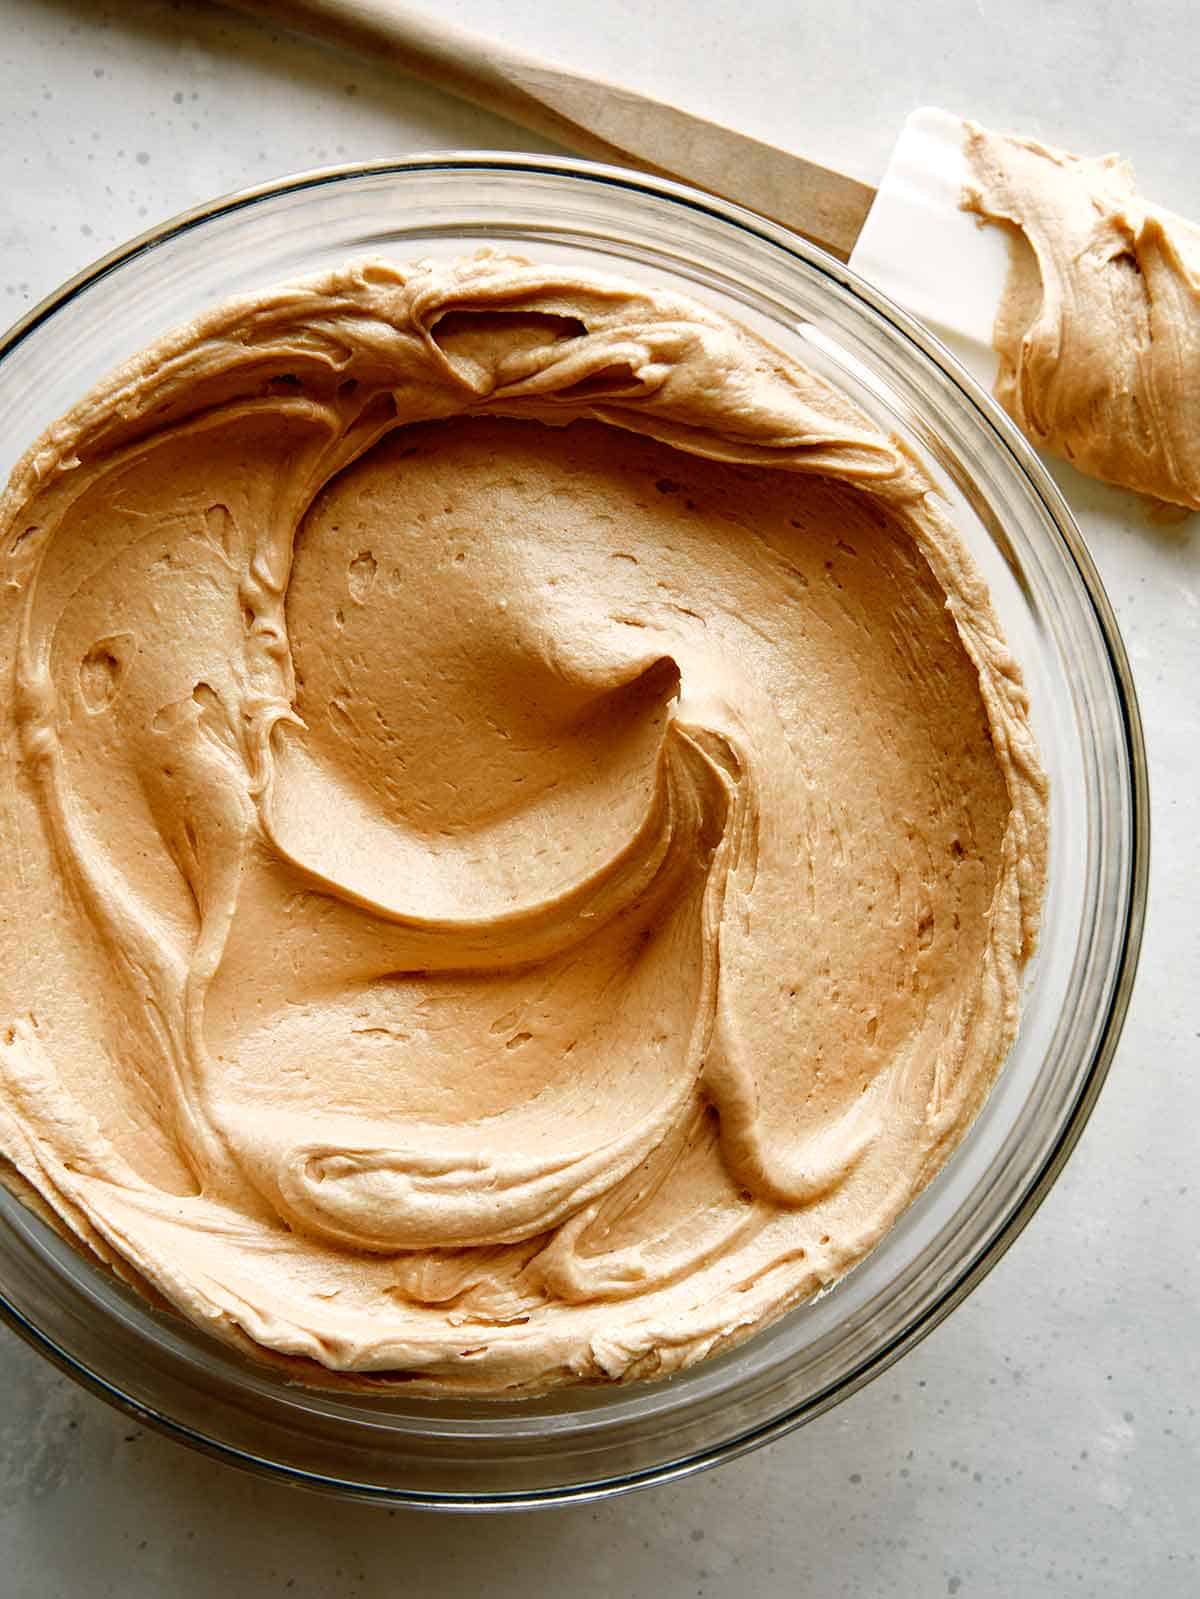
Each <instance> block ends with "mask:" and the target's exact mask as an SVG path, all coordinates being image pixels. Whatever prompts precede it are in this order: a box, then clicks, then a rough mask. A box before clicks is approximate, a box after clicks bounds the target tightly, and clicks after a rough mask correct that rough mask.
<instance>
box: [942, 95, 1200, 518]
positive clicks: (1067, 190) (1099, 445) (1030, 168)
mask: <svg viewBox="0 0 1200 1599" xmlns="http://www.w3.org/2000/svg"><path fill="white" fill-rule="evenodd" d="M966 154H967V160H968V165H969V167H970V170H971V173H972V183H971V185H970V186H969V187H968V188H967V190H966V191H965V192H964V195H963V206H964V208H965V209H966V210H968V211H973V212H975V213H976V214H977V215H978V216H979V217H980V218H982V219H983V220H984V221H986V222H992V223H997V224H999V225H1001V226H1003V227H1004V228H1006V229H1007V231H1008V233H1009V237H1010V241H1011V251H1012V256H1011V264H1010V267H1009V275H1008V282H1007V284H1006V286H1005V292H1004V298H1003V300H1002V302H1001V305H1000V308H999V311H998V313H997V317H996V325H995V329H994V334H993V338H994V343H995V347H996V351H997V353H998V354H999V357H1000V371H999V374H998V376H997V379H996V388H995V392H996V398H997V399H998V400H999V401H1000V403H1001V404H1002V405H1003V406H1004V408H1005V410H1006V411H1007V412H1008V413H1009V415H1010V416H1011V417H1012V418H1013V420H1014V421H1015V422H1016V423H1017V425H1018V426H1019V427H1020V428H1021V429H1022V431H1023V432H1024V433H1025V434H1027V435H1028V437H1029V438H1030V439H1031V440H1032V441H1033V443H1034V444H1036V445H1038V446H1039V447H1041V448H1043V449H1046V450H1049V451H1051V452H1052V453H1053V454H1055V455H1059V456H1062V457H1063V458H1064V459H1065V460H1068V461H1071V462H1072V463H1073V464H1074V465H1075V466H1077V467H1078V468H1079V470H1080V471H1081V472H1086V473H1088V474H1089V475H1091V476H1092V477H1098V478H1102V479H1104V480H1105V481H1106V482H1109V483H1116V484H1120V485H1121V486H1123V487H1125V488H1131V489H1136V490H1137V491H1138V492H1139V493H1142V494H1147V495H1150V496H1152V497H1153V498H1155V499H1159V500H1167V501H1170V502H1172V503H1173V504H1177V505H1185V506H1191V507H1193V508H1195V509H1200V228H1196V227H1195V226H1194V225H1193V224H1191V223H1189V222H1185V221H1184V220H1183V218H1182V217H1177V216H1173V215H1172V214H1171V213H1170V212H1168V211H1164V210H1163V209H1162V208H1161V207H1159V206H1155V205H1152V204H1150V203H1149V202H1148V201H1146V200H1144V199H1143V198H1142V197H1141V196H1140V195H1139V194H1138V193H1137V188H1136V184H1135V180H1134V174H1133V168H1132V167H1131V166H1130V165H1129V164H1128V162H1126V161H1122V160H1121V159H1120V158H1119V157H1118V156H1115V155H1108V156H1103V157H1100V158H1095V159H1089V158H1085V157H1082V156H1075V155H1069V154H1067V152H1066V151H1063V150H1054V149H1051V148H1049V147H1048V146H1046V145H1043V144H1038V143H1037V142H1036V141H1035V140H1033V139H1017V138H1011V137H1008V136H1006V135H1003V134H997V133H989V132H988V131H987V130H986V129H984V128H981V127H978V126H977V125H975V124H968V131H967V135H966Z"/></svg>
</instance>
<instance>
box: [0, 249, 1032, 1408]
mask: <svg viewBox="0 0 1200 1599" xmlns="http://www.w3.org/2000/svg"><path fill="white" fill-rule="evenodd" d="M0 540H2V544H0V547H2V548H3V549H4V550H5V551H6V559H7V564H8V568H9V582H8V585H7V590H6V596H5V621H4V638H5V641H6V646H5V647H6V650H7V652H8V658H9V661H10V666H9V673H10V676H9V682H10V684H11V690H10V692H9V694H8V695H7V696H6V703H5V704H4V706H3V716H4V720H5V722H6V724H7V726H6V745H5V748H6V752H7V753H6V759H7V760H8V762H9V768H10V772H12V773H13V774H14V775H15V776H16V779H17V781H16V783H15V784H12V785H6V787H9V788H11V793H10V794H8V795H6V798H5V802H4V803H5V808H6V814H5V817H4V825H3V830H2V834H0V845H2V848H3V856H2V859H3V864H4V866H5V868H6V870H5V881H6V883H7V884H8V885H9V888H8V890H7V892H8V895H9V904H8V915H7V916H6V918H5V935H4V936H5V943H4V961H3V971H4V979H3V983H4V987H3V995H4V1003H5V1005H6V1007H7V1009H8V1016H9V1018H10V1019H9V1021H8V1024H7V1028H6V1030H5V1032H4V1035H3V1041H2V1042H0V1155H2V1156H3V1157H4V1158H5V1159H6V1160H7V1163H8V1170H9V1177H10V1180H11V1181H12V1182H13V1183H14V1184H16V1185H17V1186H18V1187H20V1189H21V1190H22V1191H23V1192H24V1193H26V1194H27V1195H28V1196H30V1197H31V1198H33V1199H34V1200H35V1201H36V1202H37V1203H39V1204H40V1205H41V1206H42V1207H43V1208H45V1209H47V1210H48V1212H49V1213H50V1214H52V1215H53V1217H54V1218H55V1219H56V1221H57V1223H58V1225H59V1226H60V1227H61V1228H63V1229H64V1230H65V1231H66V1232H68V1233H69V1234H70V1235H71V1236H73V1237H75V1238H76V1239H77V1240H78V1241H79V1242H80V1243H81V1244H82V1245H83V1246H85V1247H87V1248H89V1249H91V1250H93V1251H94V1252H95V1253H97V1254H98V1255H99V1256H100V1257H101V1258H103V1259H104V1260H106V1261H108V1262H109V1263H110V1264H112V1265H113V1266H114V1267H115V1269H117V1270H118V1271H119V1272H121V1273H122V1274H123V1275H125V1276H126V1277H128V1278H129V1279H130V1280H132V1281H134V1282H136V1283H137V1284H138V1285H139V1286H141V1287H142V1288H143V1289H144V1290H145V1291H146V1292H147V1293H149V1294H151V1295H152V1296H154V1297H156V1298H158V1299H160V1300H163V1301H166V1302H167V1303H169V1304H171V1305H173V1306H174V1307H176V1308H177V1309H178V1310H180V1311H181V1312H183V1313H184V1314H185V1315H187V1316H189V1317H191V1318H192V1319H194V1320H195V1321H197V1322H198V1323H200V1324H201V1325H203V1326H205V1327H207V1328H208V1329H210V1330H211V1331H212V1332H214V1333H216V1334H217V1335H218V1336H222V1337H224V1338H226V1339H229V1340H232V1341H234V1342H236V1343H239V1344H241V1345H242V1346H243V1347H248V1348H251V1349H253V1350H254V1351H255V1352H257V1353H259V1354H260V1355H262V1356H263V1357H264V1358H269V1359H275V1360H280V1361H284V1362H290V1363H291V1364H292V1365H293V1367H294V1369H295V1370H296V1371H297V1372H299V1373H300V1374H302V1375H307V1376H309V1377H310V1378H318V1377H319V1378H320V1380H325V1381H334V1380H338V1379H340V1380H345V1381H368V1380H371V1379H373V1378H380V1379H383V1380H387V1379H391V1380H395V1378H396V1377H397V1376H398V1375H403V1377H404V1378H405V1379H406V1380H408V1381H411V1382H415V1383H417V1384H418V1385H424V1386H427V1387H428V1388H430V1389H431V1390H448V1391H454V1390H458V1391H466V1390H469V1391H474V1392H479V1393H485V1394H487V1393H505V1392H520V1391H525V1390H537V1389H541V1388H546V1387H549V1386H551V1385H553V1384H556V1383H561V1382H567V1381H579V1380H597V1379H603V1378H624V1377H631V1376H642V1375H653V1374H657V1373H661V1372H668V1371H671V1370H674V1369H677V1368H679V1367H680V1366H683V1365H686V1364H689V1363H690V1362H692V1361H694V1360H696V1359H698V1358H700V1357H701V1356H703V1355H705V1354H706V1353H708V1352H709V1351H711V1350H712V1349H715V1348H718V1347H721V1346H723V1345H724V1344H726V1343H728V1342H730V1341H731V1340H734V1339H737V1338H739V1337H741V1336H743V1335H744V1334H745V1333H746V1332H747V1331H749V1330H750V1329H752V1328H753V1327H755V1326H757V1325H759V1324H761V1323H762V1322H764V1321H765V1320H767V1319H769V1318H771V1317H773V1316H775V1315H777V1314H779V1313H780V1312H781V1311H782V1310H783V1309H785V1308H787V1307H788V1306H789V1305H792V1304H794V1303H796V1302H797V1301H798V1300H800V1299H802V1298H804V1297H806V1296H808V1295H811V1294H812V1293H813V1292H815V1291H816V1290H817V1289H818V1288H820V1287H821V1286H822V1285H825V1284H827V1283H829V1282H832V1281H833V1280H835V1279H836V1278H837V1277H838V1276H840V1275H841V1274H842V1273H844V1272H845V1271H846V1270H847V1269H848V1268H849V1267H850V1266H852V1265H853V1264H854V1263H855V1262H857V1261H858V1260H859V1259H861V1258H862V1256H863V1255H864V1254H865V1253H866V1252H867V1251H868V1250H869V1249H870V1248H871V1247H872V1246H873V1245H874V1244H875V1242H876V1241H877V1240H878V1239H879V1238H880V1237H881V1236H882V1234H883V1233H884V1232H885V1231H886V1229H887V1228H888V1227H889V1226H890V1225H891V1223H892V1222H893V1221H894V1219H895V1218H896V1216H897V1215H898V1214H899V1213H900V1211H901V1210H902V1209H903V1208H904V1207H905V1206H906V1205H907V1204H908V1203H909V1201H910V1200H911V1199H912V1197H913V1196H914V1195H915V1194H916V1193H917V1192H918V1191H919V1190H920V1188H921V1187H922V1186H923V1185H924V1183H925V1182H926V1181H928V1179H929V1178H930V1176H931V1175H932V1174H933V1173H934V1172H935V1171H936V1170H937V1169H938V1167H939V1166H940V1165H941V1163H942V1162H943V1161H944V1159H945V1158H946V1156H947V1154H948V1153H949V1152H950V1150H951V1149H952V1148H953V1147H954V1145H955V1144H956V1143H957V1142H958V1140H959V1139H960V1138H961V1136H962V1134H963V1132H964V1130H965V1128H966V1127H967V1126H968V1125H969V1123H970V1121H971V1119H972V1117H973V1115H974V1113H975V1112H976V1110H977V1109H978V1107H979V1105H980V1103H981V1101H982V1098H983V1096H984V1095H985V1094H986V1092H987V1089H988V1087H989V1085H990V1083H991V1081H992V1079H993V1077H994V1075H995V1073H996V1071H997V1070H998V1068H999V1066H1000V1063H1001V1062H1002V1060H1003V1057H1004V1055H1005V1052H1006V1050H1007V1048H1008V1046H1009V1044H1010V1042H1011V1039H1012V1037H1013V1033H1014V1030H1015V1027H1016V1019H1017V1002H1018V991H1019V979H1020V972H1021V968H1022V965H1023V963H1024V962H1025V960H1026V959H1027V957H1028V955H1029V953H1030V951H1031V949H1032V946H1033V942H1034V939H1035V936H1036V927H1037V917H1038V906H1039V901H1040V894H1041V886H1042V878H1043V872H1044V852H1045V782H1044V778H1043V776H1042V773H1041V769H1040V766H1039V764H1038V759H1037V754H1036V750H1035V748H1034V746H1033V742H1032V738H1031V735H1030V731H1029V727H1028V723H1027V719H1026V698H1025V693H1024V690H1023V687H1022V684H1021V678H1020V673H1019V671H1018V668H1017V667H1016V665H1015V663H1014V662H1013V660H1012V658H1011V656H1010V654H1009V652H1008V650H1007V649H1006V647H1005V645H1004V642H1003V640H1002V638H1001V636H1000V633H999V629H998V627H997V624H996V620H995V617H994V615H993V613H992V611H991V608H990V604H989V600H988V596H987V592H986V589H985V587H984V585H983V583H982V582H981V580H980V578H979V576H978V574H977V573H976V572H975V570H974V567H973V565H972V563H971V560H970V557H969V556H968V554H967V552H966V550H965V548H964V547H963V545H962V544H961V542H960V540H959V539H958V537H957V535H956V534H955V532H954V530H953V528H952V527H951V525H950V524H949V522H948V520H947V518H946V517H945V515H944V513H943V512H942V510H941V509H940V508H939V506H938V503H937V501H936V498H935V497H934V496H933V494H932V492H931V488H930V485H929V483H928V482H927V480H926V479H925V478H924V476H923V475H922V473H921V471H920V470H919V468H918V466H917V465H916V464H915V463H914V462H913V461H912V460H911V459H910V458H909V457H908V456H907V455H906V454H905V453H903V452H902V451H901V450H900V449H899V448H898V447H897V446H896V445H895V444H894V443H892V442H891V441H889V440H888V439H887V438H885V437H884V436H882V435H881V434H880V433H878V432H877V431H876V430H875V429H874V428H873V427H872V426H871V424H870V423H869V422H868V421H867V419H866V418H864V417H863V416H862V415H860V414H859V413H858V412H857V411H856V410H854V409H853V408H852V407H851V406H850V405H849V404H848V403H847V402H846V401H845V399H844V398H842V397H841V396H840V395H838V394H837V393H836V392H835V391H834V390H832V389H831V388H830V387H829V386H828V385H827V384H825V383H824V382H823V381H822V380H820V379H818V378H817V377H816V376H814V375H813V374H811V373H809V372H807V371H805V370H803V369H801V368H799V367H796V366H794V365H792V364H790V363H789V362H787V361H785V360H784V359H783V358H782V357H781V356H779V355H778V353H777V352H775V351H773V350H770V349H769V348H768V347H766V346H765V345H762V344H760V343H759V342H758V341H757V340H756V339H755V338H753V337H752V336H751V335H750V334H748V333H747V332H745V331H744V330H742V329H739V328H737V327H734V326H733V325H731V324H730V323H728V322H727V321H725V320H724V319H723V318H721V317H720V316H718V315H717V314H715V313H714V312H712V311H709V310H707V309H704V308H703V307H701V306H699V305H697V304H694V303H692V302H690V301H687V300H683V299H680V298H677V297H675V296H672V295H669V294H667V293H665V292H661V291H659V290H654V291H650V290H648V289H645V288H641V287H639V286H637V285H633V284H629V283H626V282H623V281H619V280H616V279H606V278H601V277H592V276H585V275H583V274H580V273H577V272H575V271H574V270H571V271H567V270H564V269H546V268H540V267H538V266H535V265H530V264H529V263H526V262H522V261H518V260H515V259H512V258H509V257H503V256H496V255H490V254H485V255H482V256H479V257H476V258H474V259H472V260H469V261H460V262H457V263H453V264H449V265H446V264H438V263H433V264H430V263H425V264H421V265H419V266H417V267H414V268H412V269H411V270H407V271H402V270H398V269H395V268H393V267H391V266H385V265H382V264H375V263H372V264H368V265H365V266H358V267H351V268H348V269H346V270H344V271H341V272H338V273H336V274H333V275H331V276H329V277H327V278H324V279H322V280H320V281H313V282H309V283H303V284H299V285H295V286H291V287H287V288H283V289H280V290H278V291H276V292H273V293H268V294H264V295H262V296H259V297H256V298H254V299H246V300H241V301H237V302H234V303H232V304H229V305H227V306H225V307H222V308H221V309H220V310H218V311H216V312H214V313H212V314H211V315H209V316H207V317H205V318H204V319H202V320H200V321H198V322H197V323H195V324H193V325H191V326H189V327H187V328H185V329H183V330H182V331H181V332H180V333H178V334H176V335H174V336H172V337H171V338H169V339H167V340H165V341H163V342H162V343H160V344H159V345H157V346H156V347H155V348H154V349H152V350H150V351H148V352H147V353H146V354H145V355H144V356H142V357H140V358H138V359H137V360H136V361H134V362H132V363H131V364H129V365H128V366H127V367H125V368H123V369H122V370H121V371H119V372H118V373H116V374H115V375H114V376H113V378H112V379H111V380H109V381H108V382H107V383H106V384H105V385H103V386H102V387H101V388H99V389H98V390H96V391H95V392H93V393H92V394H91V395H90V396H89V397H88V398H87V399H86V400H85V401H84V402H82V403H81V405H80V406H79V407H78V408H77V409H76V410H75V411H73V412H72V413H71V414H70V415H69V416H67V417H66V418H64V419H63V421H62V422H61V423H60V424H58V425H57V426H56V427H55V428H54V429H52V430H51V431H50V433H49V434H47V435H46V436H45V437H44V438H43V439H42V440H40V441H39V443H38V444H37V445H35V447H34V449H33V450H32V451H31V452H30V454H29V455H28V456H27V457H26V459H25V461H24V462H23V463H22V465H21V466H20V467H19V468H18V470H17V472H16V473H15V475H14V477H13V480H12V482H11V484H10V486H9V489H8V492H7V495H6V497H5V500H4V501H3V504H2V505H0ZM33 927H36V928H37V929H38V937H37V938H36V939H34V938H31V937H30V936H29V929H30V928H33ZM314 1363H315V1364H314ZM322 1368H324V1372H323V1373H322V1370H321V1369H322ZM334 1374H337V1375H336V1377H335V1375H334Z"/></svg>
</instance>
